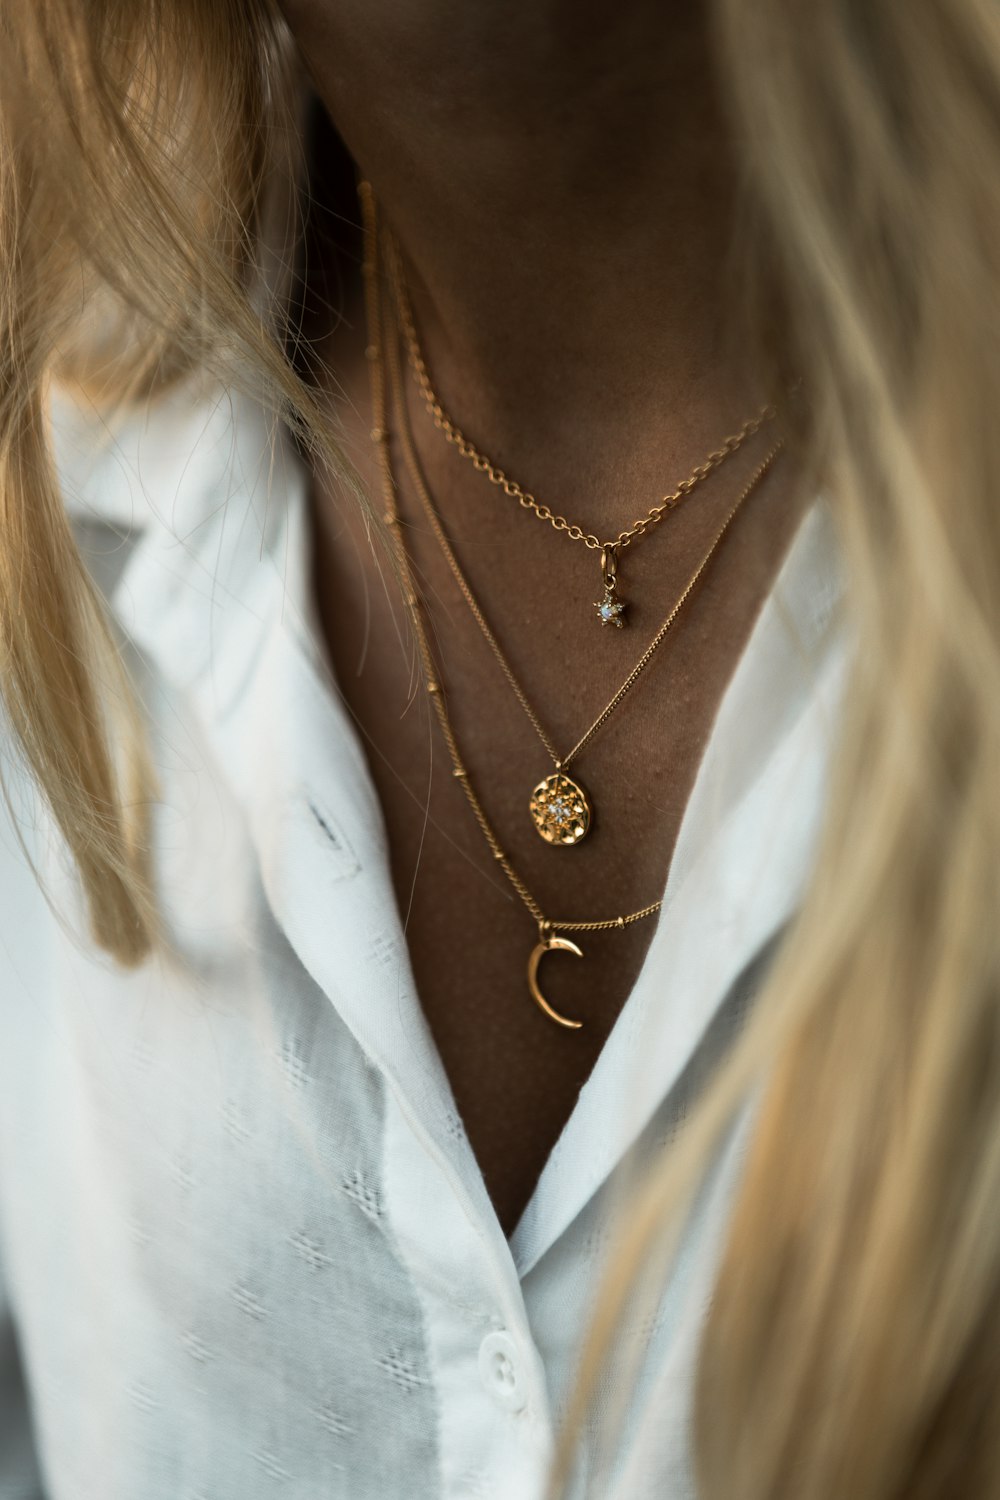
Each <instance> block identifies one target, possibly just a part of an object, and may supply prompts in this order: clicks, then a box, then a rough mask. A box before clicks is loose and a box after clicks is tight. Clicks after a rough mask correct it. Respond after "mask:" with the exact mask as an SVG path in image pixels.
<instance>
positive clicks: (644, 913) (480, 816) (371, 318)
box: [358, 182, 663, 933]
mask: <svg viewBox="0 0 1000 1500" xmlns="http://www.w3.org/2000/svg"><path fill="white" fill-rule="evenodd" d="M358 193H359V196H360V199H361V206H362V211H363V213H364V220H365V260H364V267H363V271H364V282H365V307H366V311H367V318H368V355H369V371H370V377H371V402H372V430H371V436H372V440H373V442H375V444H376V445H377V448H378V455H379V465H380V469H381V475H382V489H383V495H384V503H385V515H384V518H383V519H384V520H385V522H386V525H387V526H388V527H389V529H390V534H391V536H392V539H393V545H394V548H395V552H396V558H397V561H398V564H399V569H400V573H401V575H402V578H403V582H404V586H405V589H406V602H407V604H408V606H409V609H410V614H411V617H412V619H413V625H414V631H415V634H416V638H417V648H418V650H419V652H420V659H421V665H422V667H423V671H424V680H425V683H426V687H427V692H428V694H429V696H430V699H431V702H432V703H433V704H434V711H435V713H436V715H437V720H438V724H439V726H440V728H441V733H442V735H443V737H444V741H445V744H446V745H447V747H448V754H449V756H450V757H451V762H452V774H453V775H454V776H455V777H456V778H457V780H458V781H459V782H460V783H461V785H462V788H463V790H464V792H465V796H466V800H467V801H468V803H469V806H470V808H471V809H472V813H473V816H474V817H475V819H476V822H477V823H478V824H479V828H480V830H481V832H482V834H483V837H484V838H485V840H486V842H487V844H488V845H489V848H490V852H491V853H492V855H493V858H494V859H495V860H496V861H497V863H498V864H499V866H500V868H501V869H502V870H503V872H504V874H505V875H506V877H507V879H508V881H509V882H510V884H511V886H512V887H513V889H514V890H515V891H516V893H517V895H518V896H519V897H520V899H521V901H522V902H523V904H524V906H525V907H526V908H527V910H528V911H529V912H530V913H531V915H532V917H533V918H534V919H535V921H536V922H537V923H538V927H539V931H540V932H541V933H546V932H548V933H552V932H556V931H559V932H610V931H612V930H614V929H616V928H617V929H623V928H625V927H631V926H632V924H633V922H641V921H643V920H644V919H645V918H646V917H651V916H653V915H654V914H655V913H656V912H658V911H659V910H660V907H661V906H662V904H663V902H662V900H660V901H651V902H650V903H649V905H648V906H643V907H640V909H639V910H638V911H633V912H629V913H628V914H627V915H623V916H619V917H604V918H599V919H597V920H595V921H590V922H579V921H573V922H562V921H554V920H551V919H549V918H547V917H546V915H545V912H544V911H543V910H542V907H541V906H540V905H539V903H538V901H536V899H535V897H534V896H533V895H532V893H531V891H530V890H529V889H528V887H527V886H526V885H525V883H524V881H523V880H522V879H521V877H520V875H519V874H518V873H517V871H516V870H515V869H514V866H513V865H512V864H511V862H510V860H509V859H508V858H507V855H506V854H505V853H504V850H503V846H502V845H501V843H500V840H499V839H498V838H497V836H496V834H495V833H494V831H493V827H492V825H491V823H490V821H489V818H488V817H487V816H486V813H485V811H484V809H483V805H482V803H481V802H480V800H479V798H478V796H477V795H476V791H475V788H474V787H473V785H472V781H471V779H470V777H469V773H468V771H467V769H466V767H465V764H464V762H463V760H462V755H461V752H460V750H459V748H458V742H457V740H456V738H455V732H454V730H453V728H452V725H451V720H450V718H449V716H448V709H447V706H446V703H445V697H444V693H443V691H442V688H441V684H440V682H439V681H438V679H437V672H436V669H435V666H434V657H433V654H432V652H431V647H430V641H429V640H428V638H427V632H426V629H425V628H424V622H423V619H422V618H421V613H420V603H419V598H418V595H417V590H416V586H415V582H414V578H413V571H412V569H411V567H410V559H409V555H408V553H407V550H406V544H405V542H404V540H403V535H402V527H401V525H400V517H399V513H398V510H397V506H396V479H395V475H394V473H393V468H392V454H391V451H390V446H389V430H388V426H387V421H388V412H387V401H386V373H385V364H384V361H383V358H382V329H383V323H384V320H383V317H382V291H381V286H380V282H379V274H378V272H379V266H378V255H377V250H376V229H377V223H378V221H377V213H376V207H375V200H374V195H373V193H372V191H371V188H370V186H369V185H368V183H364V182H363V183H361V184H360V186H359V188H358Z"/></svg>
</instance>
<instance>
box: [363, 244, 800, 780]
mask: <svg viewBox="0 0 1000 1500" xmlns="http://www.w3.org/2000/svg"><path fill="white" fill-rule="evenodd" d="M379 242H380V241H379ZM376 255H377V247H376ZM383 334H384V337H385V345H386V354H387V359H386V363H387V366H388V374H389V387H390V389H391V391H392V396H393V407H394V410H395V415H396V428H397V433H398V436H399V440H400V447H401V448H402V450H403V458H404V461H405V463H406V468H407V472H408V473H409V476H410V479H411V481H412V483H413V487H414V489H415V490H416V492H417V498H418V499H419V501H420V504H421V507H422V509H423V512H424V514H425V516H426V517H427V521H428V524H429V525H430V528H431V530H432V531H433V533H434V536H435V538H436V540H437V543H438V546H439V547H440V548H441V551H442V553H443V554H444V559H445V561H446V562H447V564H448V567H449V569H450V571H451V574H452V577H453V578H454V579H455V582H456V583H457V585H458V588H459V590H460V592H461V594H462V597H463V598H464V599H465V602H466V604H467V605H468V606H469V609H470V611H471V612H472V616H473V618H474V619H475V621H476V624H477V625H478V626H479V629H480V631H481V632H482V635H483V637H484V639H485V641H486V644H487V645H488V646H489V648H490V650H491V652H492V653H493V655H494V657H495V658H496V660H497V662H498V663H499V666H500V668H501V670H502V671H503V674H504V676H505V677H506V679H507V682H508V683H509V685H510V687H511V689H512V691H513V693H514V695H515V697H516V698H517V701H518V702H519V703H520V705H521V707H522V708H523V710H524V712H525V714H526V716H527V718H528V719H529V721H530V723H531V724H532V726H533V728H534V730H535V733H536V734H537V735H538V738H539V739H540V740H541V742H542V744H543V745H544V746H545V749H546V750H547V752H548V754H549V756H550V758H551V759H552V761H553V763H554V764H555V767H556V769H557V770H565V769H566V768H567V767H568V766H569V764H570V762H571V761H573V760H575V759H576V757H577V756H578V755H579V754H580V752H581V751H582V750H583V749H585V747H586V746H587V745H589V744H590V741H591V740H592V739H593V737H594V735H595V734H597V732H598V730H600V729H602V728H603V726H604V725H605V724H606V723H607V721H608V719H609V718H610V717H611V715H612V714H613V713H614V711H615V709H616V708H617V707H618V705H619V704H620V703H621V701H622V699H623V698H624V697H625V696H626V694H627V693H628V692H629V691H630V690H631V689H632V687H633V686H634V685H635V683H636V681H637V679H638V678H639V676H640V674H641V673H642V672H643V671H644V669H645V668H646V667H647V666H648V664H649V662H650V660H651V659H652V657H653V654H654V652H655V651H656V649H657V647H658V646H659V645H660V643H661V642H662V640H663V639H664V637H665V636H666V635H667V633H668V632H669V630H670V629H671V627H672V625H673V623H674V621H675V620H676V619H677V616H678V615H679V614H680V612H681V610H682V609H683V607H684V605H685V603H686V602H687V600H688V598H689V597H690V595H691V593H692V592H693V590H694V588H695V585H696V584H697V583H698V580H699V579H700V578H701V576H702V574H703V573H704V571H705V569H706V568H707V567H708V565H709V563H710V561H711V559H712V556H713V554H714V553H715V550H716V548H717V547H718V546H719V544H720V542H721V541H722V539H723V537H724V536H725V535H726V532H727V531H728V530H729V528H730V526H731V525H732V523H733V521H734V520H735V519H736V515H737V512H738V511H739V509H740V507H741V506H742V505H743V502H744V501H745V500H747V499H749V497H750V495H751V494H752V493H753V491H754V490H755V489H756V488H757V486H758V485H759V484H760V483H761V482H762V481H763V479H764V477H765V475H766V474H767V473H768V471H769V470H770V469H771V468H772V466H773V464H774V462H775V460H776V458H777V457H778V454H779V453H780V451H781V447H782V444H781V443H780V442H778V443H776V444H775V445H774V447H773V448H772V449H771V451H770V452H769V453H768V454H767V456H766V457H765V458H764V459H763V460H762V462H761V463H760V464H759V465H758V466H757V468H756V469H755V470H754V472H753V474H752V475H751V476H750V480H749V482H748V483H747V485H746V486H745V488H744V489H743V491H742V493H741V494H740V496H739V498H738V499H737V501H736V502H735V504H734V505H733V507H732V509H731V510H730V511H729V513H728V515H727V516H726V518H725V520H724V521H723V522H722V525H721V526H720V527H719V529H718V531H717V532H716V534H715V537H714V538H713V540H712V544H711V546H710V547H709V548H708V551H707V552H706V553H705V555H704V557H703V558H702V560H701V562H700V563H699V565H698V567H697V569H696V570H695V572H694V573H693V574H692V576H691V578H690V579H689V580H688V582H687V584H686V586H685V588H684V591H683V592H682V594H681V595H680V598H679V599H678V600H677V602H676V603H675V604H674V606H673V608H672V609H671V610H670V612H669V614H668V615H667V617H666V619H665V620H664V621H663V623H662V624H661V625H660V628H659V629H658V630H657V632H656V634H655V635H654V637H653V639H652V640H651V641H650V643H649V645H648V646H647V647H646V650H645V651H644V652H643V653H642V655H641V656H640V658H639V660H638V661H637V662H636V664H635V666H634V667H633V668H632V670H631V672H630V673H629V674H628V676H627V677H626V678H625V681H624V682H623V683H622V685H621V687H620V688H619V689H618V691H617V692H616V693H615V695H614V697H613V698H612V699H611V700H610V702H608V703H607V704H606V705H605V707H604V708H603V709H602V710H601V712H600V713H599V714H598V716H597V718H596V719H595V720H594V722H593V723H592V724H591V725H590V727H589V728H588V729H586V730H585V731H584V733H583V734H582V735H581V736H580V738H579V739H578V740H577V742H576V744H575V745H574V746H573V748H572V750H570V751H569V753H568V754H567V755H564V756H562V757H560V755H559V753H558V751H557V750H556V748H555V745H554V744H553V742H552V739H551V737H550V736H549V734H548V732H547V731H546V729H545V728H544V726H543V725H542V722H541V720H540V719H539V717H538V715H537V713H536V712H535V710H534V709H533V708H532V706H531V703H530V702H529V700H528V696H527V694H526V693H525V691H524V689H523V688H522V687H521V684H520V683H519V682H518V680H517V678H516V677H515V675H514V670H513V668H512V667H511V665H510V662H509V661H508V660H507V656H506V654H505V653H504V651H503V649H502V648H501V646H500V643H499V641H498V640H497V638H496V636H495V635H494V633H493V631H492V629H491V628H490V625H489V623H488V621H487V620H486V617H485V615H484V614H483V612H482V609H481V608H480V605H479V601H478V600H477V599H476V596H475V595H474V593H473V592H472V588H471V586H470V584H469V581H468V579H467V578H466V576H465V574H464V572H463V571H462V567H461V564H460V563H459V561H458V558H457V557H456V556H455V553H454V551H453V549H452V546H451V543H450V541H449V540H448V535H447V533H446V531H445V529H444V526H443V525H442V522H441V517H440V516H439V515H438V511H437V507H436V506H435V504H434V501H433V500H432V498H431V494H430V491H429V489H428V487H427V482H426V480H425V479H424V475H423V471H422V469H421V467H420V461H419V459H418V457H417V453H416V448H415V446H414V443H413V434H412V431H411V428H410V422H409V414H408V412H407V410H406V397H405V393H404V391H403V380H402V371H401V370H400V366H399V349H398V347H397V344H396V341H395V339H394V338H391V337H390V336H389V333H388V329H384V330H383Z"/></svg>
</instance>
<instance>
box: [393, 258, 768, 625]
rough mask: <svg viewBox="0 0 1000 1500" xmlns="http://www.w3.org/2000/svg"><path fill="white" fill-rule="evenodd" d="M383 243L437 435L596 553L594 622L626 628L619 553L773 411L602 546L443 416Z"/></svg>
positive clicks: (399, 272)
mask: <svg viewBox="0 0 1000 1500" xmlns="http://www.w3.org/2000/svg"><path fill="white" fill-rule="evenodd" d="M385 240H386V257H385V258H386V264H387V266H388V269H389V277H390V284H391V286H392V291H393V299H394V302H395V306H396V316H397V319H398V322H399V327H400V330H401V332H402V335H403V340H404V342H405V344H406V347H407V352H408V354H409V359H410V366H411V368H412V370H413V374H414V377H415V378H416V382H417V385H418V386H419V387H420V394H421V396H422V397H423V400H424V405H425V406H426V408H427V412H428V415H429V416H430V418H431V420H432V421H433V423H434V426H435V427H436V428H437V429H438V431H439V432H441V433H443V434H444V437H445V439H446V440H447V441H448V442H449V443H451V445H452V446H453V447H454V448H455V449H456V450H457V452H458V453H460V454H461V455H462V457H463V458H467V459H468V460H469V462H470V463H471V464H472V466H473V468H474V469H476V470H477V471H478V472H479V473H480V474H485V475H486V478H487V479H488V480H489V481H490V483H491V484H495V485H496V486H497V488H498V489H501V490H503V492H504V494H505V495H509V496H510V498H511V499H512V500H516V501H517V502H518V504H519V505H520V506H521V508H522V509H523V510H527V511H530V512H531V513H532V514H533V515H535V516H536V517H537V518H538V519H539V520H540V521H547V522H548V523H549V525H550V526H551V527H552V528H553V530H555V531H561V532H564V533H565V534H566V536H568V537H569V538H570V540H571V541H574V542H582V543H583V545H584V546H585V547H589V548H590V549H591V550H592V551H599V552H600V554H601V582H602V585H603V593H602V596H601V598H600V599H598V600H597V601H596V602H595V604H594V609H595V611H596V612H597V617H598V619H599V620H600V622H601V624H602V625H613V626H615V627H617V628H618V629H619V630H620V629H621V628H622V626H623V625H624V624H625V623H626V622H625V609H626V603H625V600H623V599H622V598H621V597H620V596H619V594H618V561H619V557H620V554H621V553H622V552H623V551H624V549H625V548H626V547H628V546H630V545H631V544H632V542H634V541H637V540H638V539H639V537H642V536H646V535H647V534H648V533H649V532H650V531H652V530H653V528H654V527H655V526H658V525H659V523H660V522H661V521H662V520H663V518H664V516H665V515H667V513H668V512H669V511H671V510H674V509H675V508H676V506H678V505H679V504H680V503H681V501H682V500H683V499H684V498H685V497H686V496H687V495H690V493H691V491H692V490H694V489H696V488H697V487H698V485H699V484H701V482H702V480H704V479H707V478H708V476H709V474H711V473H713V471H714V470H715V469H717V468H718V467H719V465H720V464H722V463H724V462H725V461H726V459H727V458H729V457H730V456H731V454H733V453H735V452H736V451H737V450H738V449H739V448H741V447H742V446H743V444H744V443H745V442H746V441H747V439H748V438H750V437H752V436H753V435H754V433H756V432H758V431H759V430H760V428H761V427H762V426H763V425H764V423H765V422H768V421H770V420H771V419H772V418H773V416H774V415H775V412H774V407H773V406H770V405H766V406H763V407H762V408H761V410H760V411H759V412H758V413H757V415H756V416H755V417H749V418H748V419H747V421H745V422H744V423H743V426H742V427H741V428H740V429H739V431H738V432H736V433H734V434H733V435H732V437H727V438H726V439H725V440H724V441H723V442H722V444H721V445H720V446H719V447H718V448H717V449H715V450H714V451H713V452H712V453H710V454H709V455H708V457H707V458H706V459H705V460H704V461H703V462H702V463H700V464H696V465H695V467H694V468H693V469H692V470H691V473H690V474H689V475H688V477H687V478H686V479H682V480H681V481H680V483H679V484H678V486H677V488H676V489H674V490H671V492H670V493H669V494H668V495H664V496H663V498H662V499H661V500H660V501H659V502H658V504H656V505H653V506H651V507H650V509H649V510H648V511H647V512H646V514H645V515H644V516H640V518H639V519H638V520H637V521H635V522H633V524H632V525H631V526H630V527H629V528H628V529H627V530H626V531H620V532H619V533H618V535H617V536H616V537H615V538H614V539H613V540H609V541H604V542H602V541H601V540H600V538H599V537H598V536H595V534H594V533H593V532H587V531H584V529H583V527H582V526H579V525H577V524H576V522H573V521H569V520H567V519H566V517H565V516H562V515H558V514H556V513H555V512H554V511H552V510H550V508H549V507H548V506H547V505H544V504H543V503H542V502H541V501H540V500H537V499H536V498H535V496H534V495H533V494H532V493H531V492H530V490H525V489H523V488H522V487H521V485H520V484H518V482H517V480H516V479H511V477H510V476H509V475H508V474H506V473H505V472H504V470H503V469H501V468H500V467H499V465H497V464H495V463H494V462H493V460H492V459H491V458H489V457H487V455H486V454H485V453H483V452H482V451H481V449H479V448H477V447H476V445H475V444H474V443H473V442H472V441H471V440H470V439H469V438H467V437H466V435H465V433H464V432H463V431H462V429H461V428H460V427H459V426H458V423H457V422H455V421H454V420H453V419H452V418H451V417H450V416H449V415H448V413H447V412H446V411H445V409H444V407H443V405H442V404H441V398H440V396H438V394H437V392H436V390H435V388H434V386H433V384H432V382H431V377H430V372H429V370H428V368H427V361H426V359H425V357H424V352H423V349H422V347H421V344H420V339H419V336H418V334H417V326H416V321H415V319H414V316H413V308H412V306H411V304H410V299H409V294H408V292H407V289H406V281H405V278H404V276H403V268H402V259H401V256H400V253H399V247H398V245H397V244H396V241H395V239H394V238H393V236H392V234H391V232H385Z"/></svg>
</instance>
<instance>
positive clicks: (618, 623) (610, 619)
mask: <svg viewBox="0 0 1000 1500" xmlns="http://www.w3.org/2000/svg"><path fill="white" fill-rule="evenodd" d="M594 608H595V609H596V611H597V618H598V619H599V620H600V622H601V624H602V625H614V626H615V627H616V628H617V629H618V630H621V628H622V626H623V625H624V624H625V606H624V604H623V603H622V601H621V600H620V599H618V598H617V597H616V596H615V594H614V593H613V592H612V591H611V589H605V591H604V598H603V599H599V600H598V601H597V603H596V604H595V605H594Z"/></svg>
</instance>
